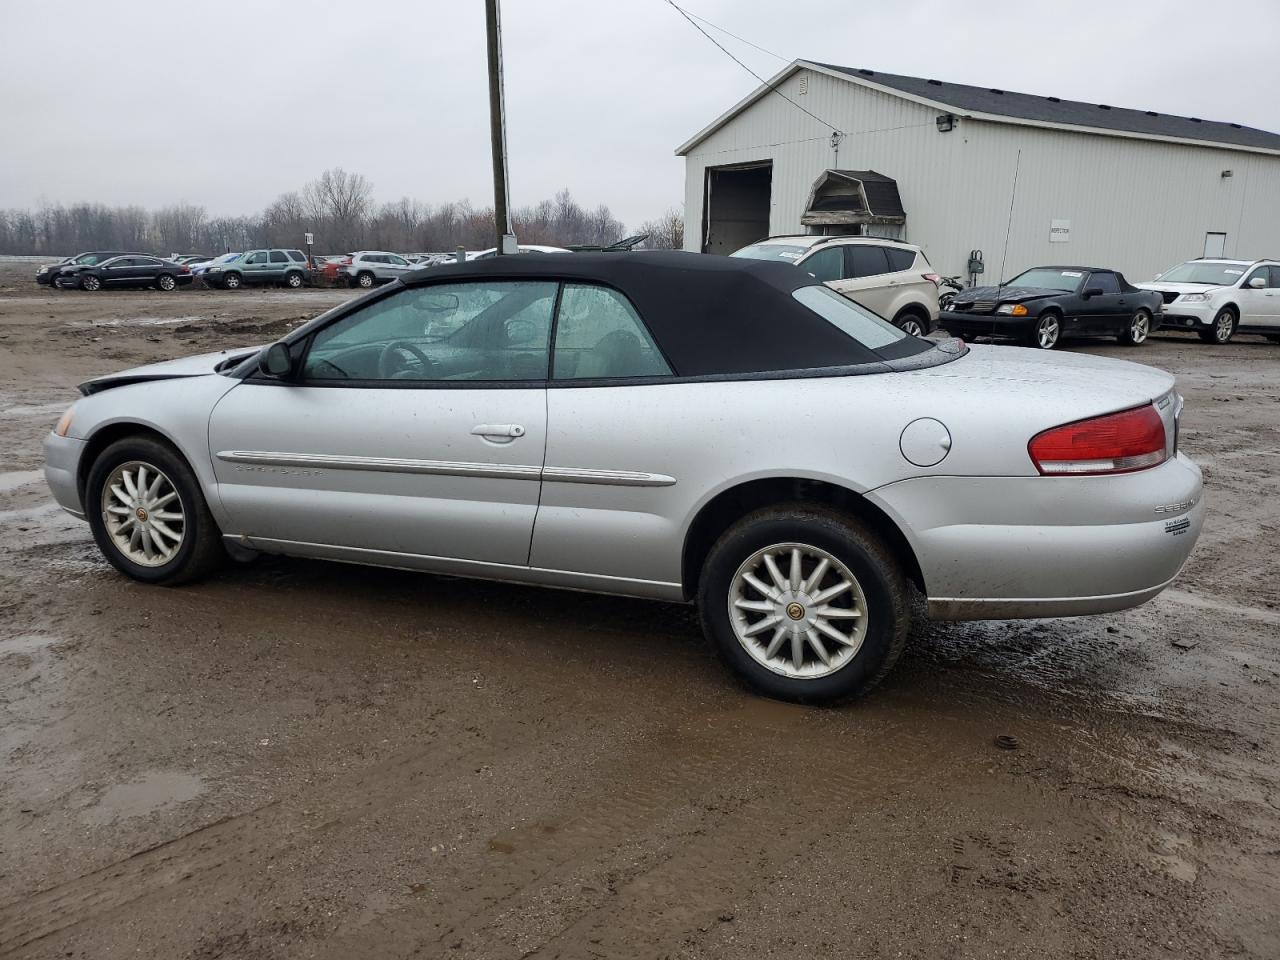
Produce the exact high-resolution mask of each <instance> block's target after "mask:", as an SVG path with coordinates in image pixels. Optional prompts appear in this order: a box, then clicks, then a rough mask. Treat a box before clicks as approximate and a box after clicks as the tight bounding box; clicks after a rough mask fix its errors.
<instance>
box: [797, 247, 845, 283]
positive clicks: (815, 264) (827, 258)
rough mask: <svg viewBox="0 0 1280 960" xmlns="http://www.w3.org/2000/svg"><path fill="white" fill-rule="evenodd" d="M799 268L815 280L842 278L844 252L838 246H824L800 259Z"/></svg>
mask: <svg viewBox="0 0 1280 960" xmlns="http://www.w3.org/2000/svg"><path fill="white" fill-rule="evenodd" d="M800 268H801V269H802V270H805V271H806V272H808V273H809V275H810V276H812V277H814V278H816V279H817V280H820V281H822V282H823V283H827V282H829V281H831V280H843V279H844V253H843V252H842V251H841V248H840V247H824V248H823V249H821V250H819V251H818V252H817V253H815V254H814V255H813V256H811V257H809V258H808V259H806V260H804V261H802V262H801V263H800Z"/></svg>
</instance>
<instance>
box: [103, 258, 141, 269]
mask: <svg viewBox="0 0 1280 960" xmlns="http://www.w3.org/2000/svg"><path fill="white" fill-rule="evenodd" d="M136 262H137V261H135V260H134V259H133V257H117V258H116V259H115V260H105V261H103V263H102V266H103V267H105V268H107V269H110V270H114V269H116V268H117V267H132V266H133V265H134V264H135V263H136Z"/></svg>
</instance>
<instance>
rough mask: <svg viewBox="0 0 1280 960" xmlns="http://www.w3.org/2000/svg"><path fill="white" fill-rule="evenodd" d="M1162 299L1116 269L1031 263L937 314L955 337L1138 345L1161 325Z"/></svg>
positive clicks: (1048, 344)
mask: <svg viewBox="0 0 1280 960" xmlns="http://www.w3.org/2000/svg"><path fill="white" fill-rule="evenodd" d="M1163 305H1164V298H1163V297H1161V295H1160V294H1158V293H1155V292H1154V291H1151V290H1139V289H1138V288H1137V287H1135V286H1133V285H1132V284H1130V283H1129V282H1128V281H1127V280H1125V278H1124V277H1123V276H1122V275H1121V274H1119V273H1117V272H1116V271H1115V270H1103V269H1100V268H1098V267H1032V268H1031V269H1030V270H1027V271H1025V272H1024V273H1020V274H1018V276H1016V277H1014V278H1013V279H1012V280H1010V281H1009V282H1008V283H1002V284H1000V286H998V287H972V288H970V289H968V290H963V291H961V292H960V293H957V294H956V296H955V299H954V300H952V301H951V306H950V308H949V309H947V310H943V311H942V312H941V314H939V316H938V325H939V326H940V327H942V328H943V329H944V330H946V331H947V332H948V333H950V334H951V335H952V336H955V337H963V338H965V339H973V338H974V337H1003V338H1006V339H1013V340H1020V341H1022V342H1023V343H1025V344H1026V345H1027V346H1031V347H1039V348H1041V349H1042V350H1052V349H1053V348H1054V347H1055V346H1057V345H1058V341H1059V340H1060V339H1061V338H1063V337H1118V338H1119V340H1120V342H1121V343H1125V344H1128V345H1130V346H1137V345H1138V344H1140V343H1142V341H1144V340H1146V339H1147V335H1148V334H1149V333H1150V332H1151V331H1152V330H1153V329H1155V328H1156V327H1157V326H1159V317H1160V310H1161V308H1162V307H1163Z"/></svg>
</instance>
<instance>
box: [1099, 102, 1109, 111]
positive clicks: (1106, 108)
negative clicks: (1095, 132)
mask: <svg viewBox="0 0 1280 960" xmlns="http://www.w3.org/2000/svg"><path fill="white" fill-rule="evenodd" d="M1098 109H1099V110H1110V109H1111V108H1110V107H1109V106H1107V105H1106V104H1105V103H1100V104H1098Z"/></svg>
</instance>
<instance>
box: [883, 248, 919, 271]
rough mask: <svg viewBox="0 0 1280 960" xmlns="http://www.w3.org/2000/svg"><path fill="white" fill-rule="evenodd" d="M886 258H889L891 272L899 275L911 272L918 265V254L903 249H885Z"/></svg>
mask: <svg viewBox="0 0 1280 960" xmlns="http://www.w3.org/2000/svg"><path fill="white" fill-rule="evenodd" d="M884 252H885V256H887V257H888V258H889V272H890V273H898V272H900V271H902V270H910V269H911V268H912V267H914V266H915V264H916V252H915V251H914V250H903V249H902V248H901V247H885V248H884Z"/></svg>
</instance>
